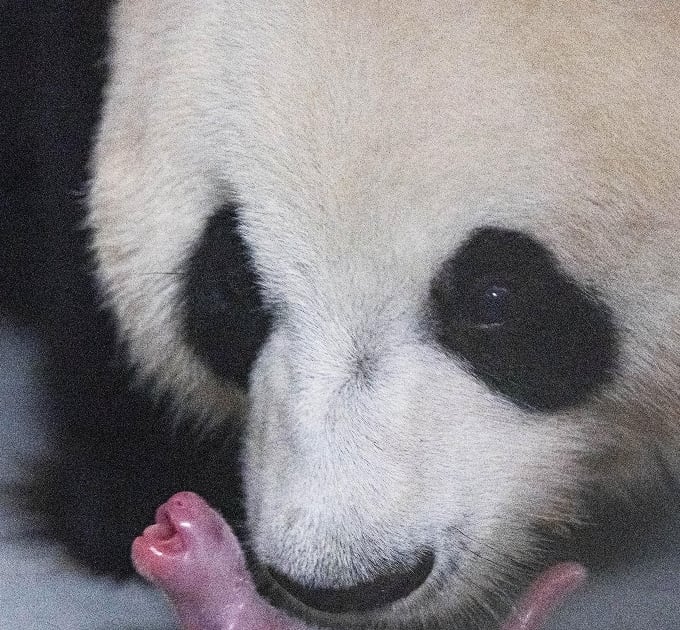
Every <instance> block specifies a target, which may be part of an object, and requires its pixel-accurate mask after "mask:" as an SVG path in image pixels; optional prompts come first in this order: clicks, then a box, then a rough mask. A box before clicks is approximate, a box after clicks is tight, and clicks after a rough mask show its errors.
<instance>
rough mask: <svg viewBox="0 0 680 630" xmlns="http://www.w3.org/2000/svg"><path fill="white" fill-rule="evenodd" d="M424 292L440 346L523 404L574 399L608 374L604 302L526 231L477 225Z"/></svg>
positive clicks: (610, 342) (611, 340)
mask: <svg viewBox="0 0 680 630" xmlns="http://www.w3.org/2000/svg"><path fill="white" fill-rule="evenodd" d="M431 297H432V312H433V314H434V320H435V325H436V330H437V338H438V340H439V342H440V343H441V344H442V346H443V347H445V348H446V349H447V350H450V351H451V352H453V353H455V354H456V355H457V356H460V357H462V358H463V359H464V360H465V362H466V364H467V365H468V366H469V368H470V369H471V371H472V372H473V373H474V374H475V375H476V376H478V377H479V378H480V379H481V380H482V381H484V382H485V383H486V384H487V385H489V387H491V388H492V389H494V390H496V391H498V392H500V393H501V394H503V395H505V396H507V397H508V398H510V399H511V400H512V401H513V402H515V403H517V404H519V405H521V406H523V407H527V408H531V409H536V410H541V411H553V410H557V409H561V408H564V407H569V406H572V405H577V404H579V403H581V402H583V401H585V400H586V399H587V398H588V396H589V395H590V394H592V393H593V392H594V391H597V390H598V389H599V388H600V387H601V386H602V385H603V384H604V383H605V382H607V380H608V379H610V378H611V376H612V375H613V371H614V367H615V362H616V354H617V339H616V330H615V326H614V323H613V320H612V317H611V315H610V313H609V310H608V309H607V307H606V305H605V304H604V303H603V302H601V301H599V300H597V299H596V298H595V297H594V296H593V295H592V294H591V293H589V292H588V291H587V290H585V289H583V288H582V287H580V286H578V285H577V284H576V282H575V281H574V280H572V279H571V278H569V277H568V276H567V275H566V273H565V272H564V271H563V270H562V269H561V268H560V266H559V264H558V262H557V261H556V260H555V258H554V257H553V256H552V254H551V253H550V252H549V251H548V250H547V249H546V248H545V247H543V246H542V245H541V244H540V243H538V242H537V241H536V240H534V239H533V238H531V237H530V236H527V235H526V234H523V233H521V232H516V231H512V230H503V229H498V228H484V229H480V230H477V231H475V232H474V233H473V234H472V236H471V237H470V238H469V239H468V240H467V241H466V242H465V243H463V244H462V245H461V246H460V248H459V249H458V250H457V251H456V253H455V254H454V255H453V256H452V257H451V259H449V260H448V261H447V262H446V263H445V265H444V268H443V269H442V271H441V273H440V274H439V276H438V277H437V278H436V280H435V281H434V283H433V285H432V296H431Z"/></svg>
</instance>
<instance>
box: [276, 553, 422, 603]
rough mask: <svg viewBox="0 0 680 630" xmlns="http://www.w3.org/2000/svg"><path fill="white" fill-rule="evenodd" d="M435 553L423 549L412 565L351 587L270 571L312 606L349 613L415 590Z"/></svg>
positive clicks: (392, 599) (394, 599)
mask: <svg viewBox="0 0 680 630" xmlns="http://www.w3.org/2000/svg"><path fill="white" fill-rule="evenodd" d="M433 566H434V554H433V553H432V552H431V551H430V550H423V551H422V552H420V553H419V554H418V556H417V561H416V564H415V565H414V566H413V567H411V568H408V567H403V566H400V567H399V568H394V569H387V570H386V571H383V572H382V573H380V574H379V575H377V576H376V577H375V578H374V579H372V580H370V581H368V582H359V583H358V584H355V585H354V586H350V587H348V588H338V589H336V588H314V587H311V586H306V585H304V584H300V583H299V582H296V581H294V580H291V579H290V578H288V577H287V576H285V575H284V574H283V573H280V572H279V571H277V570H276V569H273V568H271V567H269V568H268V572H269V574H270V575H271V576H272V577H273V578H274V580H276V582H277V583H278V584H279V585H280V586H282V587H283V588H284V589H285V590H286V591H287V592H288V593H289V594H290V595H292V596H293V597H295V599H297V600H298V601H300V602H302V603H303V604H305V605H306V606H309V607H310V608H315V609H316V610H320V611H322V612H327V613H347V612H359V611H366V610H371V609H373V608H380V607H381V606H385V605H387V604H390V603H392V602H396V601H397V600H399V599H403V598H404V597H406V596H407V595H409V594H410V593H412V592H413V591H415V590H416V589H417V588H418V587H419V586H420V585H421V584H422V583H423V582H425V580H426V579H427V576H428V575H430V573H431V571H432V567H433Z"/></svg>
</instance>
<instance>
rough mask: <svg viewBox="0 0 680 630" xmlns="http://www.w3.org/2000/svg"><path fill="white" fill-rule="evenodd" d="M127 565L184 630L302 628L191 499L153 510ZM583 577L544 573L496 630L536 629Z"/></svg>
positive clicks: (225, 532) (564, 569) (216, 519)
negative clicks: (162, 594)
mask: <svg viewBox="0 0 680 630" xmlns="http://www.w3.org/2000/svg"><path fill="white" fill-rule="evenodd" d="M132 561H133V564H134V565H135V568H136V569H137V571H138V572H139V574H140V575H142V576H143V577H145V578H146V579H148V580H149V581H151V582H152V583H154V584H156V585H158V586H159V587H160V588H162V589H164V590H165V591H166V593H167V594H168V595H169V597H170V600H171V601H172V603H173V605H174V607H175V610H176V612H177V615H178V617H179V620H180V622H181V624H182V627H183V628H184V629H185V630H305V628H308V626H305V625H304V624H303V623H302V622H301V621H299V620H297V619H293V618H291V617H289V616H287V615H286V614H284V613H283V612H282V611H280V610H279V609H277V608H274V607H273V606H272V605H271V604H269V603H268V602H267V601H266V600H264V599H263V598H262V597H261V596H260V595H258V593H257V591H256V590H255V585H254V583H253V581H252V579H251V577H250V575H249V573H248V570H247V569H246V563H245V558H244V556H243V552H242V551H241V549H240V546H239V543H238V540H237V539H236V536H235V535H234V534H233V532H232V531H231V529H230V528H229V525H227V523H225V522H224V520H223V519H222V518H221V517H220V515H219V514H218V513H217V512H216V511H215V510H213V509H212V508H210V506H209V505H208V504H207V503H206V502H205V501H204V500H203V499H201V497H199V496H198V495H196V494H194V493H191V492H181V493H178V494H176V495H174V496H173V497H171V498H170V500H168V501H167V502H166V503H165V504H163V505H162V506H160V507H159V508H158V510H157V512H156V523H155V525H151V526H149V527H147V528H146V529H145V530H144V533H143V534H142V535H141V536H139V537H138V538H136V539H135V541H134V542H133V544H132ZM584 576H585V573H584V570H583V568H582V567H581V566H580V565H578V564H575V563H562V564H561V565H557V566H556V567H553V568H551V569H549V570H548V571H545V572H544V574H543V575H541V576H540V577H539V579H538V580H537V581H536V583H535V584H534V585H533V586H532V588H531V589H530V591H529V592H528V593H527V595H526V596H525V597H524V599H523V600H522V601H521V602H520V604H519V605H518V607H517V609H516V610H515V611H514V612H513V614H512V617H511V619H510V620H509V621H507V622H506V623H505V625H503V628H502V630H539V629H540V627H541V624H542V623H543V621H544V620H545V618H546V616H547V615H548V614H549V613H550V612H551V611H552V609H553V608H554V607H555V606H556V605H557V604H559V602H560V601H561V599H562V598H563V597H564V596H565V595H567V594H568V593H569V592H570V591H572V590H573V589H574V588H576V587H577V586H578V585H580V584H581V582H582V581H583V579H584Z"/></svg>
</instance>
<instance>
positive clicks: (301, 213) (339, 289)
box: [90, 0, 680, 619]
mask: <svg viewBox="0 0 680 630" xmlns="http://www.w3.org/2000/svg"><path fill="white" fill-rule="evenodd" d="M666 7H667V5H666V4H664V3H662V2H650V3H646V4H645V10H644V11H642V10H641V9H640V10H639V9H637V8H630V7H629V6H628V5H625V4H621V5H616V6H613V5H612V4H611V3H603V4H602V5H601V6H600V5H597V6H596V5H593V4H592V3H586V2H580V1H577V2H570V3H562V4H560V5H559V6H556V5H551V6H549V7H548V6H545V7H544V6H543V5H540V4H536V3H511V4H507V3H495V2H479V3H478V2H469V3H453V2H451V3H448V2H434V1H433V2H407V1H405V0H404V1H400V2H389V3H387V2H385V3H383V2H377V3H360V2H356V3H355V2H349V3H348V2H316V1H309V2H302V1H294V0H292V1H290V2H285V3H271V2H259V1H253V2H217V1H213V2H204V3H193V2H188V1H184V0H166V1H164V2H161V1H155V2H154V1H147V2H132V1H123V2H121V3H120V4H119V6H118V10H117V12H116V15H115V19H114V21H113V34H114V51H113V55H112V59H111V67H112V71H113V74H112V80H111V82H110V85H109V88H108V93H107V99H106V104H105V109H104V116H103V121H102V125H101V129H100V133H99V137H98V142H97V146H96V151H95V158H94V161H93V172H94V178H93V182H92V192H91V196H90V205H91V210H92V211H91V225H92V227H93V228H94V231H95V246H96V253H97V256H98V258H99V261H100V274H101V279H102V281H103V284H104V286H105V287H106V289H107V291H108V295H109V299H110V302H111V305H112V306H113V308H114V309H115V311H116V313H117V314H118V318H119V322H120V326H121V329H122V330H123V332H124V334H125V336H126V337H127V339H128V341H129V343H130V346H131V350H132V352H133V354H134V355H135V356H136V358H137V360H138V362H139V365H140V367H141V368H142V370H143V371H144V372H145V373H147V374H150V375H152V376H154V378H155V379H156V381H157V382H158V384H159V386H160V387H161V388H163V389H171V390H173V391H175V392H176V394H177V395H178V397H179V398H180V400H181V402H183V403H184V402H186V403H187V404H191V405H193V406H194V407H196V408H198V409H199V410H201V411H202V412H203V413H204V415H205V416H206V418H207V420H208V421H213V422H218V421H220V420H221V419H222V418H223V417H224V416H225V415H226V413H228V411H229V410H230V409H231V408H232V405H233V404H235V403H234V401H235V400H236V404H238V405H240V404H241V403H242V399H241V398H236V399H235V395H236V394H235V392H234V390H233V389H232V388H230V387H228V386H225V385H224V384H222V383H219V382H218V381H217V379H215V378H214V377H213V376H212V375H211V374H210V372H209V371H208V370H206V369H205V368H204V367H203V366H202V365H201V363H200V362H199V361H198V360H197V359H196V358H195V357H194V356H193V354H192V353H191V351H190V349H189V348H188V347H187V346H186V344H185V342H184V341H183V339H182V337H181V334H180V328H179V324H178V322H177V313H178V310H177V308H176V301H177V299H178V289H179V285H178V282H177V276H173V275H160V274H164V273H166V272H174V271H177V270H180V269H181V267H182V264H183V263H184V262H185V261H186V260H187V256H188V255H189V253H190V252H191V249H192V246H193V245H194V244H195V243H196V241H197V239H198V238H199V236H200V234H201V231H202V228H203V226H204V224H205V221H206V220H207V218H208V216H209V215H210V213H211V212H212V211H213V210H214V208H215V207H216V206H217V205H219V204H220V203H223V202H224V201H226V200H235V201H237V202H238V204H239V207H240V212H241V220H242V222H243V229H244V233H245V236H246V239H247V241H248V243H249V244H250V246H251V249H252V253H253V256H254V260H255V264H256V266H257V269H258V271H259V273H260V274H261V276H262V280H263V287H264V290H265V294H266V299H267V300H269V301H270V302H271V303H275V304H277V305H278V306H279V307H280V309H281V310H280V312H282V313H283V316H282V317H281V319H280V320H279V321H278V323H277V327H276V328H275V330H274V332H273V334H272V335H271V337H270V339H269V340H268V342H267V343H266V345H265V347H264V348H263V349H262V352H261V353H260V356H259V358H258V361H257V364H256V367H255V369H254V371H253V374H252V383H251V387H250V391H249V400H250V411H249V414H248V436H249V438H248V440H247V445H246V454H245V460H244V463H245V473H246V494H247V505H248V515H249V523H250V533H251V536H252V544H253V546H254V548H255V550H256V551H257V552H258V554H259V555H260V557H261V558H262V559H263V560H264V561H268V562H270V563H273V564H274V565H276V566H277V567H278V568H279V569H280V570H282V571H285V572H287V573H289V574H291V575H292V576H294V577H296V578H298V579H300V580H315V581H316V583H318V584H321V585H326V586H332V585H336V586H337V585H343V584H350V583H352V582H353V581H356V580H357V579H361V578H362V577H365V576H366V575H369V574H370V572H371V569H372V568H373V567H374V565H376V564H379V563H380V562H381V561H384V560H399V559H404V558H407V557H408V556H409V554H411V553H412V552H413V551H414V550H415V549H417V548H418V546H420V545H429V546H432V547H434V548H435V550H436V552H437V566H436V567H435V578H436V579H437V580H438V582H437V586H438V589H437V591H436V592H435V591H434V589H433V590H427V589H424V590H423V592H424V593H425V595H429V596H430V599H429V601H428V603H427V607H428V609H429V610H435V611H436V610H437V609H441V610H442V611H445V610H447V609H449V608H452V609H453V608H456V607H457V605H458V604H459V603H460V602H466V601H467V600H468V599H470V598H474V597H476V596H477V595H478V593H477V591H476V590H475V588H474V587H472V586H471V584H478V585H481V586H483V587H486V586H490V585H496V586H498V585H500V583H502V581H503V579H506V578H507V576H506V575H504V574H503V570H502V569H501V570H499V568H498V565H499V563H500V564H501V565H503V563H504V562H505V559H507V558H511V559H513V560H516V561H522V560H526V561H528V562H530V561H531V557H532V555H533V547H534V545H535V541H533V540H532V538H531V534H530V533H529V525H530V523H534V522H541V523H552V522H556V523H558V524H559V523H562V522H565V523H567V524H568V523H570V522H571V521H572V520H574V519H578V518H579V517H580V516H581V514H580V510H579V505H578V501H577V499H576V497H577V489H578V487H579V486H580V485H581V484H583V483H585V482H586V481H590V480H592V479H593V478H597V479H609V480H610V483H611V485H612V487H616V486H617V485H619V484H620V483H623V482H624V481H625V482H626V483H628V482H633V483H635V482H638V483H639V482H641V481H642V480H644V482H645V483H646V482H647V481H648V480H649V479H652V478H653V476H654V474H655V470H654V467H653V464H654V462H653V460H652V456H651V453H652V452H654V451H655V450H660V451H661V452H662V453H663V454H664V455H665V456H666V457H667V460H668V463H670V464H674V465H675V464H676V463H677V455H676V452H677V445H678V435H677V434H678V430H679V426H678V420H679V412H678V410H679V409H680V402H679V401H678V394H677V382H678V378H679V377H680V374H679V372H680V368H679V367H678V366H679V365H680V360H679V358H680V338H679V334H680V333H679V329H678V326H677V322H678V321H679V316H680V264H679V263H678V257H677V247H678V234H679V233H680V232H679V231H678V230H680V218H679V217H680V213H679V212H678V191H679V190H680V169H678V166H677V165H678V164H680V88H678V82H677V77H678V76H680V55H679V53H678V50H677V41H678V37H679V36H680V29H679V28H678V24H677V20H676V19H675V17H674V12H673V10H672V9H667V8H666ZM669 13H670V14H669ZM484 225H499V226H505V227H512V228H517V229H523V230H527V231H529V232H531V233H533V234H535V235H537V236H538V237H539V238H540V240H541V241H542V242H544V243H545V244H546V245H548V246H550V247H551V249H552V250H553V251H554V253H555V255H556V256H557V257H558V259H559V260H560V262H561V264H562V265H563V266H564V267H565V268H566V269H567V270H568V271H569V272H570V273H571V274H573V275H574V276H575V277H576V278H577V279H579V280H581V281H584V282H586V283H588V284H590V285H593V286H595V287H596V289H597V290H598V292H599V293H600V295H601V296H602V298H603V299H604V300H605V301H606V302H607V303H608V304H609V306H610V307H611V309H612V311H613V313H614V317H615V320H616V323H617V327H618V330H619V331H620V336H621V343H622V351H621V370H620V372H621V374H620V376H619V378H618V380H617V382H616V384H615V386H614V387H613V388H611V389H610V390H608V391H607V393H606V395H605V396H602V397H599V398H596V399H594V400H593V401H592V403H590V404H588V405H586V406H583V407H581V408H578V409H576V410H573V411H569V412H562V413H558V414H550V415H548V416H547V417H540V418H539V419H537V418H536V417H535V416H533V415H532V414H530V413H528V412H525V411H522V410H520V409H518V408H517V407H515V406H514V405H512V404H510V403H509V402H507V401H505V400H503V399H502V398H500V397H498V396H496V395H494V394H492V393H491V392H490V391H489V390H488V389H487V388H486V387H485V386H483V385H482V384H480V383H479V382H477V381H476V380H475V379H474V378H472V377H471V376H470V375H469V374H468V373H467V372H466V371H465V370H464V369H462V367H461V366H460V365H459V364H458V363H457V362H456V361H454V360H451V359H450V358H449V357H447V356H445V355H444V353H443V352H441V351H440V350H438V349H437V348H436V347H435V346H434V345H433V344H432V343H428V341H427V339H426V338H425V337H424V335H423V331H422V330H421V321H422V313H423V309H424V306H425V299H426V296H427V292H428V288H429V284H430V281H431V279H432V277H433V275H434V274H435V273H436V271H437V269H438V268H439V266H440V265H441V263H442V261H443V260H444V259H446V258H447V257H448V256H450V255H451V253H452V252H453V251H454V250H455V248H456V246H457V245H458V244H459V243H461V242H462V240H463V239H464V238H465V237H466V236H467V235H468V234H469V232H470V230H471V229H473V228H474V227H478V226H484ZM364 361H368V362H369V365H370V366H371V378H370V380H369V381H368V382H363V381H362V380H361V377H360V375H359V371H358V368H357V366H358V364H359V363H361V362H364ZM593 461H598V462H599V465H598V466H597V467H595V466H593V465H592V464H591V462H593ZM619 464H621V465H622V469H620V470H619V469H618V465H619ZM629 466H635V468H636V472H635V473H631V472H630V470H628V469H627V468H628V467H629ZM454 528H455V529H458V530H461V531H462V534H454V533H453V530H454ZM480 558H481V559H480ZM453 564H455V565H456V566H457V567H458V571H456V572H453V571H451V570H450V568H451V566H452V565H453ZM508 571H509V569H508ZM425 595H421V598H422V601H424V598H425ZM412 599H414V598H412ZM419 601H420V600H418V599H417V596H416V598H415V599H414V601H412V602H407V603H408V604H409V607H408V608H407V607H406V606H404V607H402V605H401V604H398V605H397V606H395V608H394V610H392V611H391V612H390V613H385V614H387V615H388V619H389V618H391V617H390V616H389V615H393V616H394V618H397V617H398V618H408V615H410V614H412V613H411V612H410V611H411V610H412V609H417V608H418V606H419ZM411 605H412V606H411ZM422 605H423V606H425V604H422ZM413 614H419V613H413ZM442 614H444V612H442Z"/></svg>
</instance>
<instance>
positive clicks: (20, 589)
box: [0, 323, 680, 630]
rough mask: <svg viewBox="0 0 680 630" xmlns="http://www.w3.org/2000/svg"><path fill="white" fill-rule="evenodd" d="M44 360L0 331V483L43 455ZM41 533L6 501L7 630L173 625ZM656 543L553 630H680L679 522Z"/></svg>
mask: <svg viewBox="0 0 680 630" xmlns="http://www.w3.org/2000/svg"><path fill="white" fill-rule="evenodd" d="M38 352H39V348H38V347H37V345H36V343H35V341H34V340H33V339H32V338H31V337H30V335H28V334H27V333H26V332H25V331H21V330H18V329H17V328H15V327H12V326H9V325H8V324H6V323H5V324H4V325H2V324H0V482H8V481H12V480H14V479H17V478H18V477H19V476H20V474H21V462H22V461H25V459H26V457H27V456H30V454H31V453H38V452H39V451H40V449H41V448H42V443H41V439H40V432H39V431H38V430H37V425H38V423H39V420H40V418H41V416H42V414H44V413H45V408H44V402H43V401H42V399H41V396H40V388H39V386H38V385H37V383H36V379H35V376H34V366H35V364H36V361H37V357H38ZM679 522H680V519H679ZM35 525H36V524H35V523H31V522H30V521H28V520H26V519H21V518H19V517H18V515H17V511H16V510H15V509H14V508H13V506H12V505H11V504H10V503H9V502H8V501H7V500H4V501H2V502H0V532H2V534H1V535H0V630H19V629H21V630H50V629H54V630H99V629H101V630H105V629H106V630H118V629H120V630H123V629H130V630H131V629H132V628H135V627H137V628H144V629H145V630H152V629H153V628H161V627H166V628H167V627H169V625H168V624H169V623H170V621H169V620H170V615H169V612H168V610H167V607H166V605H165V602H164V600H163V598H162V596H160V595H159V594H158V593H156V592H154V591H152V590H151V589H149V588H146V587H144V586H142V585H141V584H139V583H138V582H135V581H131V582H128V583H124V584H118V583H114V582H112V581H109V580H106V579H102V578H96V577H94V576H92V575H89V574H85V573H83V572H82V571H80V570H78V569H77V568H75V567H73V566H71V565H69V563H68V561H67V560H66V558H65V557H64V556H63V555H62V554H61V552H60V550H59V548H58V547H57V546H55V545H49V544H42V545H36V544H35V542H33V543H31V544H30V545H29V544H27V543H24V542H22V541H21V535H22V533H24V532H26V531H30V529H31V528H33V527H34V526H35ZM655 540H656V544H655V545H654V548H653V550H652V549H650V550H644V549H643V550H640V553H639V554H636V555H639V556H640V558H639V559H637V560H636V561H635V562H633V563H631V564H628V565H625V566H623V567H622V568H620V569H619V570H618V571H617V572H616V573H612V574H606V575H599V576H597V575H596V576H593V577H592V579H591V581H590V582H589V584H588V585H587V587H586V588H584V589H583V590H582V591H581V592H580V593H578V594H577V595H575V596H574V597H572V599H571V600H570V601H569V602H568V603H567V605H566V606H565V607H564V608H563V610H561V611H560V612H559V613H558V614H557V615H556V618H555V619H554V620H553V621H552V623H551V624H550V625H549V629H548V630H572V629H577V630H581V629H586V628H588V629H591V630H604V629H608V630H609V629H616V630H642V629H645V630H671V629H673V630H677V629H678V628H680V527H678V525H677V523H676V524H671V525H670V526H669V527H668V528H666V529H664V530H661V531H660V532H658V534H657V537H656V539H655Z"/></svg>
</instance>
